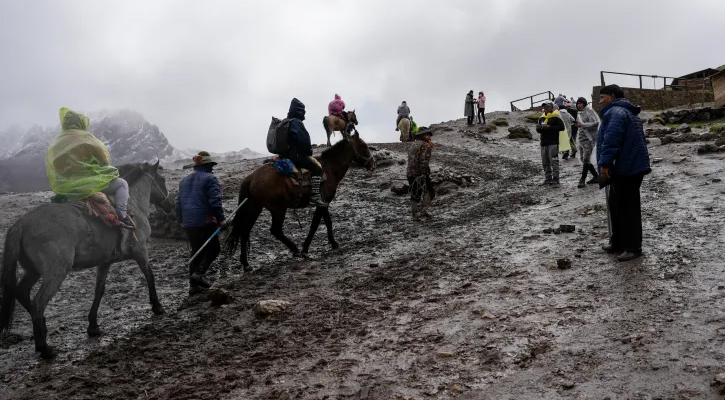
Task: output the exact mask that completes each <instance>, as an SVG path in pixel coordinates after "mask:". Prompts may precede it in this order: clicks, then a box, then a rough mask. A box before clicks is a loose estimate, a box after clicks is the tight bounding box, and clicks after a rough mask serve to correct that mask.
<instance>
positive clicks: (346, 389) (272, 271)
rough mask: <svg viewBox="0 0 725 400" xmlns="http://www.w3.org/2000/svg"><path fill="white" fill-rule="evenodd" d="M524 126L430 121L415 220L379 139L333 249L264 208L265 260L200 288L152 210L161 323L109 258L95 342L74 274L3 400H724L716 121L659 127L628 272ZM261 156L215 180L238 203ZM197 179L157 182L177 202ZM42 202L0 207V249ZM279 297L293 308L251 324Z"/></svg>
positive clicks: (342, 205)
mask: <svg viewBox="0 0 725 400" xmlns="http://www.w3.org/2000/svg"><path fill="white" fill-rule="evenodd" d="M528 114H530V113H504V112H500V113H489V114H488V115H487V120H489V121H490V122H491V125H476V126H466V125H465V121H464V120H457V121H449V122H446V123H441V124H435V125H432V126H430V127H429V128H430V129H431V130H433V131H434V136H433V141H434V143H435V146H434V148H433V156H432V159H431V169H432V172H433V175H434V184H436V189H437V190H436V192H437V196H436V199H435V200H434V201H433V205H432V207H431V209H430V211H431V214H433V218H431V219H429V220H426V221H424V222H419V223H414V222H412V221H411V218H410V205H409V198H408V196H407V195H405V194H403V192H404V190H403V185H404V183H406V181H405V180H404V179H405V174H406V168H407V165H406V160H407V152H408V149H409V145H408V144H406V143H379V144H372V147H373V148H374V149H375V150H374V153H375V157H376V160H377V165H378V168H377V170H376V171H375V172H374V173H369V172H367V171H365V170H363V169H361V168H351V169H350V170H349V171H348V173H347V175H346V176H345V179H344V180H343V181H342V184H341V185H340V187H338V191H337V193H336V197H335V200H334V201H333V202H332V203H331V205H330V208H329V211H330V214H331V219H332V224H333V228H334V235H335V240H336V241H337V242H338V243H339V244H340V248H338V249H333V248H332V246H331V245H330V244H329V242H328V240H327V239H328V238H327V235H326V232H325V230H326V228H325V225H324V224H322V226H321V227H320V229H319V230H318V232H317V234H316V236H315V238H314V241H313V243H312V247H311V248H310V257H311V258H310V259H298V258H294V257H293V256H292V254H291V252H289V251H288V250H287V248H286V247H285V246H284V245H283V244H282V243H280V241H279V240H277V239H276V238H275V237H274V236H273V235H272V234H271V233H270V227H271V217H270V214H269V212H267V211H265V212H263V213H262V215H261V216H260V218H259V219H258V221H257V224H256V226H255V227H254V229H253V230H252V234H251V235H252V236H251V237H252V238H251V243H250V262H251V264H252V266H253V267H254V268H255V269H254V270H253V271H248V272H243V271H241V270H238V269H237V268H238V267H239V254H238V253H236V254H233V255H231V256H229V257H225V256H222V257H220V258H219V259H218V260H217V262H215V263H214V264H213V266H212V268H211V269H210V272H209V274H208V275H207V277H208V278H209V280H210V281H212V282H213V287H212V289H211V290H210V291H209V292H208V293H206V294H198V295H194V296H189V295H188V291H187V290H188V269H187V268H186V267H185V265H186V263H187V262H188V259H189V257H190V254H189V253H190V251H189V248H188V246H187V244H186V242H185V239H184V235H183V231H181V230H180V229H179V228H178V226H177V227H176V228H175V229H176V232H173V231H163V229H162V230H159V228H164V229H170V228H172V227H170V226H169V224H166V225H165V224H164V221H165V220H164V218H162V217H163V216H161V217H159V218H158V219H156V220H154V221H153V222H154V227H153V229H154V233H155V234H156V235H157V237H154V238H153V239H152V240H151V241H150V242H149V261H150V263H151V267H152V269H153V271H154V275H155V282H156V287H157V290H158V293H159V298H160V300H161V302H162V304H163V305H164V307H165V308H166V311H167V314H165V315H163V316H154V315H152V313H151V311H150V310H149V308H150V307H149V304H148V291H147V290H146V283H145V281H144V278H143V275H142V273H141V272H140V271H139V269H138V267H137V266H136V265H135V264H133V263H131V262H125V263H118V264H116V265H114V267H113V268H112V269H111V272H110V273H109V275H108V280H107V285H106V295H105V297H104V298H103V300H102V302H101V306H100V309H99V322H100V326H101V329H102V330H103V336H101V337H100V338H90V339H89V338H88V337H87V336H86V333H85V332H86V327H87V325H88V321H87V317H86V316H87V314H88V309H89V308H90V305H91V301H92V298H93V285H94V284H95V280H96V272H95V271H94V270H92V269H90V270H84V271H79V272H74V273H71V274H70V275H68V277H67V278H66V279H65V281H64V282H63V285H62V286H61V288H60V290H59V291H58V293H57V294H56V295H55V296H54V298H53V300H52V301H51V303H50V304H49V306H48V308H47V310H46V312H45V317H46V319H47V324H48V332H49V336H48V340H49V341H50V342H51V344H52V345H54V346H56V349H57V350H58V352H59V356H58V358H57V359H56V360H54V361H52V362H51V363H48V362H46V361H41V360H39V359H38V356H37V354H36V353H35V352H34V343H33V330H32V323H31V320H30V317H29V315H28V313H27V312H26V311H25V310H24V309H23V308H22V307H20V306H18V307H17V310H16V315H15V320H14V326H13V329H12V331H11V332H10V334H9V335H8V336H7V337H4V338H0V399H18V400H30V399H39V398H64V399H65V398H69V399H98V398H114V399H128V400H132V399H134V400H135V399H138V398H154V399H212V398H213V399H250V400H271V399H277V400H281V399H310V400H312V399H325V398H327V399H368V400H372V399H458V400H463V399H468V400H473V399H476V400H478V399H491V400H500V399H517V400H541V399H606V398H609V399H657V398H659V399H721V398H722V393H725V389H724V388H725V369H724V368H723V360H724V359H725V334H723V333H724V332H725V314H724V313H723V310H724V309H725V275H723V273H722V270H723V263H722V260H723V257H725V246H723V237H725V236H723V232H724V231H725V202H724V200H725V182H724V181H723V179H725V176H724V175H725V170H724V169H723V160H724V159H725V154H723V153H712V154H698V151H697V149H698V147H699V146H700V145H701V144H704V143H707V144H712V145H715V143H711V142H712V141H713V140H714V138H713V137H712V134H713V133H714V132H715V131H718V130H719V129H720V128H719V126H720V124H722V122H723V121H710V122H708V123H707V124H702V125H696V123H692V124H690V126H689V128H691V129H692V131H691V132H689V133H679V131H678V133H675V134H669V135H677V136H678V137H680V136H679V135H691V134H698V135H700V134H701V135H702V136H698V139H701V140H703V142H687V141H683V142H680V141H678V140H672V141H665V140H662V138H663V137H661V136H656V135H654V134H651V135H650V137H649V140H648V142H649V143H648V147H649V152H650V156H651V159H652V170H653V171H652V173H651V174H650V175H648V176H647V177H646V178H645V180H644V183H643V186H642V190H641V198H642V207H643V227H644V246H643V247H644V251H645V255H644V257H643V258H641V259H638V260H636V261H632V262H629V263H618V262H616V261H615V259H614V258H613V257H611V256H610V255H608V254H606V253H604V252H602V251H601V249H600V247H601V245H603V244H605V243H607V237H608V233H607V216H606V211H605V201H604V196H605V195H604V190H600V189H599V187H598V185H590V186H587V187H585V188H581V189H580V188H577V182H578V179H579V176H580V172H581V164H580V161H579V160H578V159H572V158H569V159H568V160H566V161H562V162H561V181H562V186H561V187H557V188H554V187H549V186H542V185H540V183H541V181H542V180H543V176H542V171H541V167H540V163H541V160H540V146H539V142H538V139H539V135H538V134H537V133H536V132H533V122H529V121H528V120H527V118H526V117H527V115H528ZM654 117H655V113H654V112H646V113H643V120H645V121H646V120H648V119H654ZM507 125H508V126H507ZM646 128H647V129H648V130H649V129H659V128H664V127H662V126H661V124H659V123H658V122H654V121H653V122H652V123H647V124H646ZM666 128H668V129H669V128H673V129H679V130H680V131H684V130H686V129H685V128H684V127H683V126H682V125H680V126H677V127H675V126H671V127H670V126H667V127H666ZM706 134H707V135H708V136H704V135H706ZM397 137H398V133H397V132H394V131H393V130H392V129H391V130H390V136H389V140H390V141H396V140H397ZM706 139H707V140H708V141H704V140H706ZM723 146H725V144H724V145H723ZM718 148H719V147H718ZM323 149H324V148H320V147H316V148H315V152H316V153H319V152H320V151H322V150H323ZM260 165H261V160H244V161H239V162H229V163H222V164H220V165H219V166H218V167H217V168H216V169H215V174H216V176H217V177H218V178H219V180H220V182H221V184H222V188H223V193H224V206H225V209H226V210H227V211H228V212H231V211H232V210H233V209H234V208H235V206H236V204H237V191H238V189H239V185H240V182H241V181H242V180H243V179H244V178H245V177H246V176H247V175H248V174H249V173H251V172H252V171H254V170H255V169H256V168H258V167H259V166H260ZM188 173H189V171H184V170H181V169H176V170H169V169H165V170H164V171H162V174H163V175H164V177H165V178H166V185H167V187H168V188H169V189H170V190H174V189H175V188H177V187H178V182H179V180H180V179H182V178H183V176H185V175H187V174H188ZM48 197H49V193H22V194H4V195H0V246H2V243H4V235H5V232H7V229H8V228H9V227H10V226H11V224H13V223H14V221H15V220H16V219H17V218H18V217H19V216H20V215H22V214H23V213H25V212H27V211H28V210H29V209H31V208H32V207H35V206H37V205H38V204H43V203H45V202H47V201H48ZM312 218H313V209H312V208H307V209H302V210H297V211H296V212H289V213H288V214H287V220H286V222H285V225H284V231H285V233H286V235H287V236H288V237H289V238H290V240H292V241H293V242H294V243H296V244H297V245H300V244H301V243H303V241H304V239H305V237H306V235H307V229H308V227H309V224H310V221H311V220H312ZM561 225H567V226H574V227H575V229H574V231H573V232H572V231H571V230H561V229H560V228H561ZM552 228H553V229H552ZM557 228H559V229H557ZM222 235H225V233H222ZM158 236H162V237H158ZM173 237H179V238H181V239H182V240H174V239H171V238H173ZM270 300H273V301H278V302H284V303H283V304H287V305H288V306H287V307H286V308H284V309H280V312H279V313H273V314H271V315H265V314H262V313H259V312H258V310H259V308H260V307H258V306H259V305H261V304H262V303H263V302H265V303H266V302H268V301H270ZM225 303H226V304H225Z"/></svg>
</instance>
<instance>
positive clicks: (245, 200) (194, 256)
mask: <svg viewBox="0 0 725 400" xmlns="http://www.w3.org/2000/svg"><path fill="white" fill-rule="evenodd" d="M246 202H247V199H244V200H242V202H241V203H239V205H238V206H237V208H236V209H235V210H234V212H232V213H231V214H229V218H227V219H228V220H230V221H231V220H232V219H233V218H234V215H235V214H236V213H237V211H239V209H240V208H242V206H243V205H244V203H246ZM221 230H222V227H221V226H220V227H218V228H216V230H215V231H214V233H212V234H211V236H210V237H209V239H207V241H206V242H204V244H203V245H202V246H201V247H200V248H199V250H197V251H196V254H194V255H193V256H192V257H191V260H189V264H191V263H192V261H194V259H195V258H196V256H198V255H199V254H200V253H201V251H202V250H204V247H206V245H208V244H209V242H211V240H212V239H213V238H214V236H216V235H218V234H219V232H221Z"/></svg>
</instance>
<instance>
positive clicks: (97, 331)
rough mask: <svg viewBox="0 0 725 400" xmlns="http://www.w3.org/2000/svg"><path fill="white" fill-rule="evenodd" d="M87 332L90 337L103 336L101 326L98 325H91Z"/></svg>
mask: <svg viewBox="0 0 725 400" xmlns="http://www.w3.org/2000/svg"><path fill="white" fill-rule="evenodd" d="M86 332H88V336H89V337H97V336H101V328H99V327H98V325H96V326H89V327H88V330H87V331H86Z"/></svg>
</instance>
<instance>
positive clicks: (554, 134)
mask: <svg viewBox="0 0 725 400" xmlns="http://www.w3.org/2000/svg"><path fill="white" fill-rule="evenodd" d="M543 105H544V115H542V116H541V118H539V123H538V124H537V125H536V132H539V134H540V135H541V165H542V167H543V168H544V177H545V180H544V183H543V184H544V185H552V186H559V132H561V131H563V130H565V129H566V127H565V126H564V120H562V119H561V115H560V114H559V111H556V110H554V104H553V103H551V102H550V101H547V102H544V104H543Z"/></svg>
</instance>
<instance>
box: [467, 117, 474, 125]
mask: <svg viewBox="0 0 725 400" xmlns="http://www.w3.org/2000/svg"><path fill="white" fill-rule="evenodd" d="M466 123H467V124H468V125H473V115H471V116H467V117H466Z"/></svg>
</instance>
